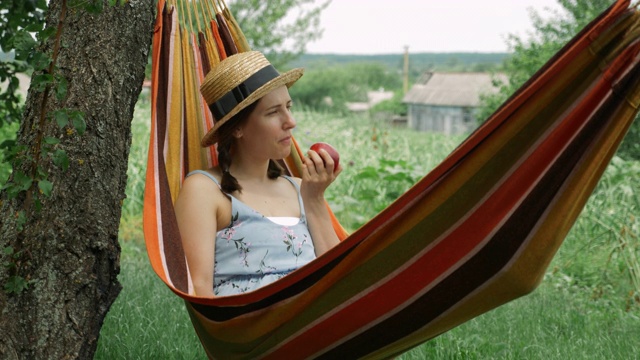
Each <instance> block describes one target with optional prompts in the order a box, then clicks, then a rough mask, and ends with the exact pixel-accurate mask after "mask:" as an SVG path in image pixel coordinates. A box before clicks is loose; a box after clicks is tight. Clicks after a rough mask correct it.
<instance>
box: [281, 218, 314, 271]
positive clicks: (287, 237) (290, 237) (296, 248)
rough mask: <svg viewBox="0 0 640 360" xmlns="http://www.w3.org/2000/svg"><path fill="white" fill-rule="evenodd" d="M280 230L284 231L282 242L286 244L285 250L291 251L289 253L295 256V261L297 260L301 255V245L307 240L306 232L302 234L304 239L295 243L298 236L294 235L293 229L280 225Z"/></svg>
mask: <svg viewBox="0 0 640 360" xmlns="http://www.w3.org/2000/svg"><path fill="white" fill-rule="evenodd" d="M282 232H283V233H284V236H283V238H284V243H285V244H286V245H287V252H289V251H291V253H292V254H293V255H294V256H295V257H296V263H297V261H298V257H300V255H302V245H304V244H305V243H306V242H307V240H308V239H307V234H304V236H303V237H304V239H302V241H299V242H298V243H296V240H297V239H298V237H297V236H296V235H295V233H294V231H293V230H292V229H291V228H289V227H287V226H283V227H282Z"/></svg>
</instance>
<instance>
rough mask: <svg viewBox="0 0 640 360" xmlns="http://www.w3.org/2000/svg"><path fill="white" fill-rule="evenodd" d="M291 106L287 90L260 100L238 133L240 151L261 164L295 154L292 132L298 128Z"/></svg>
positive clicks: (283, 87) (236, 133) (273, 92)
mask: <svg viewBox="0 0 640 360" xmlns="http://www.w3.org/2000/svg"><path fill="white" fill-rule="evenodd" d="M291 105H292V102H291V96H289V90H288V89H287V87H286V86H281V87H279V88H277V89H275V90H273V91H271V92H270V93H269V94H267V95H265V96H264V97H263V98H262V99H260V100H259V101H258V103H257V104H256V107H255V109H254V110H253V111H252V112H251V114H250V115H249V117H248V119H247V121H246V122H245V123H244V124H243V125H241V126H240V127H238V128H237V129H236V130H235V133H234V136H235V137H236V144H237V146H238V148H239V149H238V150H240V151H243V152H245V151H248V152H249V154H251V155H250V156H252V157H256V158H260V159H261V160H264V159H274V160H278V159H283V158H285V157H287V156H288V155H289V153H290V152H291V142H292V139H291V130H293V128H295V127H296V121H295V120H294V119H293V117H292V116H291Z"/></svg>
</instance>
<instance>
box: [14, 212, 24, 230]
mask: <svg viewBox="0 0 640 360" xmlns="http://www.w3.org/2000/svg"><path fill="white" fill-rule="evenodd" d="M26 223H27V215H25V212H24V210H20V211H18V221H17V222H16V227H17V228H18V231H22V230H23V228H24V224H26Z"/></svg>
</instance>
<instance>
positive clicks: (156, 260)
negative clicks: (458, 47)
mask: <svg viewBox="0 0 640 360" xmlns="http://www.w3.org/2000/svg"><path fill="white" fill-rule="evenodd" d="M184 6H185V8H186V9H183V8H182V7H181V6H176V4H175V3H173V2H172V3H165V2H164V1H162V0H161V1H159V3H158V19H157V21H156V32H155V35H154V40H153V76H152V124H151V139H150V144H149V160H148V165H147V180H146V189H145V207H144V233H145V241H146V244H147V251H148V254H149V258H150V261H151V265H152V267H153V269H154V271H155V272H156V273H157V274H158V276H159V277H160V278H161V279H162V281H164V282H165V283H166V284H167V286H168V287H169V288H170V289H171V290H173V291H174V292H175V293H176V294H177V295H178V296H180V297H181V298H183V299H184V300H185V304H186V308H187V311H188V312H189V315H190V317H191V320H192V322H193V325H194V328H195V329H196V332H197V334H198V336H199V338H200V340H201V342H202V344H203V346H204V348H205V350H206V352H207V354H208V356H209V357H210V358H223V359H279V358H326V359H332V358H372V359H383V358H389V357H393V356H396V355H398V354H401V353H403V352H405V351H406V350H407V349H409V348H411V347H414V346H417V345H419V344H421V343H423V342H425V341H428V340H429V339H432V338H434V337H435V336H437V335H439V334H441V333H443V332H445V331H448V330H449V329H451V328H453V327H455V326H457V325H459V324H462V323H464V322H465V321H468V320H469V319H472V318H474V317H476V316H478V315H480V314H483V313H485V312H487V311H489V310H491V309H493V308H495V307H497V306H500V305H502V304H504V303H506V302H509V301H511V300H513V299H515V298H518V297H520V296H523V295H525V294H527V293H529V292H531V291H532V290H534V289H535V288H536V286H537V285H538V284H539V282H540V281H541V279H542V277H543V275H544V272H545V270H546V268H547V266H548V265H549V263H550V261H551V259H552V258H553V256H554V254H555V252H556V250H557V249H558V247H559V246H560V245H561V243H562V241H563V240H564V238H565V236H566V234H567V233H568V231H569V229H570V228H571V226H572V225H573V223H574V221H575V219H576V218H577V216H578V215H579V213H580V211H581V210H582V208H583V207H584V204H585V203H586V201H587V199H588V197H589V195H590V194H591V193H592V191H593V189H594V187H595V186H596V184H597V182H598V180H599V179H600V177H601V175H602V173H603V172H604V170H605V168H606V166H607V165H608V163H609V161H610V159H611V158H612V156H613V155H614V153H615V150H616V149H617V147H618V145H619V144H620V142H621V141H622V138H623V137H624V134H625V133H626V132H627V130H628V128H629V126H630V125H631V123H632V122H633V120H634V118H635V116H636V114H637V112H638V105H639V102H640V61H639V54H640V40H639V39H640V31H639V24H640V14H639V13H638V11H637V10H636V9H634V8H633V7H631V6H630V2H629V1H628V0H627V1H625V0H618V1H617V2H616V3H615V4H613V5H612V6H611V7H610V8H609V9H608V10H607V11H606V12H604V13H603V14H601V15H600V16H599V17H598V18H596V19H595V20H594V21H593V22H592V23H591V24H589V25H588V26H587V27H586V28H585V29H583V30H582V32H581V33H580V34H578V35H577V36H576V37H575V38H574V39H573V40H572V41H570V42H569V43H568V44H567V45H566V46H565V47H564V48H563V49H562V50H561V51H560V52H558V54H556V55H555V56H554V57H553V58H552V59H551V60H550V61H549V62H548V63H547V64H546V65H545V66H544V67H543V68H541V69H540V70H539V71H538V72H537V73H536V74H535V75H534V76H533V77H532V78H531V79H530V80H529V81H528V82H527V83H526V84H525V85H524V86H523V87H522V88H521V89H520V90H519V91H517V92H516V93H515V94H514V95H513V96H512V97H511V98H510V99H509V100H508V101H507V102H505V103H504V104H503V105H502V106H501V107H500V108H499V109H498V110H497V111H496V112H495V113H494V114H493V115H492V116H491V117H490V118H489V119H488V120H487V121H486V122H485V123H484V124H483V125H481V126H480V127H479V128H478V129H477V130H476V131H475V132H474V133H473V134H471V135H470V136H469V137H468V138H467V139H466V140H465V141H464V142H463V143H462V144H461V145H460V146H458V148H456V149H455V150H454V151H453V152H452V153H451V154H450V155H449V156H448V157H447V158H446V159H445V160H444V161H443V162H442V163H441V164H440V165H439V166H437V167H436V168H435V169H434V170H433V171H431V172H430V173H429V174H427V175H426V176H425V177H424V178H423V179H422V180H420V181H419V182H418V183H417V184H416V185H415V186H413V187H412V188H411V189H409V190H408V191H407V192H406V193H405V194H403V195H402V196H401V197H400V198H399V199H397V200H396V201H395V202H394V203H392V204H391V205H390V206H389V207H387V208H386V209H385V210H383V211H382V212H381V213H380V214H378V215H377V216H376V217H374V218H373V219H372V220H371V221H369V222H368V223H367V224H365V225H363V226H362V227H361V228H359V229H357V230H356V231H355V232H354V233H353V234H351V235H347V234H346V232H345V231H344V229H342V227H341V226H340V225H339V223H338V222H337V220H335V219H334V228H335V230H336V232H337V233H338V234H339V236H340V238H341V239H343V241H342V242H341V243H340V244H338V245H337V246H336V247H335V248H334V249H332V250H330V251H329V252H327V253H326V254H324V255H323V256H321V257H319V258H318V259H316V260H314V261H313V262H311V263H309V264H308V265H306V266H304V267H302V268H301V269H299V270H297V271H295V272H293V273H292V274H290V275H288V276H286V277H284V278H283V279H281V280H278V281H276V282H274V283H272V284H269V285H267V286H265V287H263V288H260V289H258V290H256V291H253V292H250V293H247V294H241V295H235V296H228V297H216V298H200V297H197V296H194V295H193V292H192V291H191V285H190V280H189V274H188V270H187V266H186V260H185V257H184V252H183V250H182V245H181V242H180V237H179V233H178V228H177V224H176V221H175V215H174V213H173V201H174V200H175V197H176V196H177V193H178V191H179V188H180V183H181V182H182V179H183V178H184V176H185V174H186V173H188V172H189V171H192V170H195V169H204V168H208V167H210V166H212V165H214V164H215V159H216V154H215V149H214V147H210V148H207V149H202V148H200V147H199V140H200V138H201V137H202V135H203V134H204V133H206V131H207V129H209V128H210V127H211V126H212V125H213V117H212V116H211V114H210V112H209V110H208V108H207V107H206V105H205V104H204V100H203V99H202V97H201V96H200V95H199V92H198V88H199V85H200V83H201V81H202V80H203V78H204V75H205V74H206V72H207V71H208V69H210V68H211V66H214V65H215V64H216V63H217V62H219V61H220V59H223V58H224V57H225V56H227V54H232V53H234V51H246V50H248V49H249V47H248V45H247V42H246V39H244V35H242V32H241V31H240V28H239V27H238V26H237V22H236V21H235V19H233V16H231V12H230V11H229V8H228V7H227V6H226V4H224V2H223V1H221V0H220V1H218V0H210V1H200V2H194V1H187V2H185V4H184ZM189 6H191V7H192V10H188V9H189ZM178 9H180V11H182V12H185V11H186V12H190V11H193V14H192V15H188V16H186V17H185V16H184V14H183V15H182V17H181V18H179V16H178V14H177V12H178ZM203 9H204V10H203ZM189 16H192V17H189ZM205 16H206V17H205ZM194 19H199V20H194ZM221 19H222V20H221ZM181 22H183V23H184V22H186V23H188V25H183V24H181ZM204 24H208V25H207V26H205V25H204ZM225 24H226V25H225ZM191 26H195V27H197V31H198V33H194V31H196V30H189V28H190V27H191ZM225 29H226V30H225ZM229 39H233V41H232V43H233V44H235V45H233V46H232V45H230V44H227V42H231V41H230V40H229ZM234 46H235V48H234ZM235 49H237V50H235ZM301 156H302V152H301V150H300V148H299V146H298V145H297V144H296V143H295V142H294V151H292V155H291V156H290V157H289V158H287V159H286V160H285V162H284V163H285V165H286V166H287V170H288V172H289V173H290V174H293V175H296V174H297V171H298V170H297V169H298V167H299V166H300V158H301Z"/></svg>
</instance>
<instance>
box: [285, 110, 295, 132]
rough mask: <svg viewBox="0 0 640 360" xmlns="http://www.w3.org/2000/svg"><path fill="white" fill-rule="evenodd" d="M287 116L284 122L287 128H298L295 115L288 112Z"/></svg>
mask: <svg viewBox="0 0 640 360" xmlns="http://www.w3.org/2000/svg"><path fill="white" fill-rule="evenodd" d="M285 116H286V118H285V121H284V126H285V128H286V129H293V128H294V127H296V125H297V122H296V119H294V118H293V114H291V112H290V111H287V112H286V115H285Z"/></svg>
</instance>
